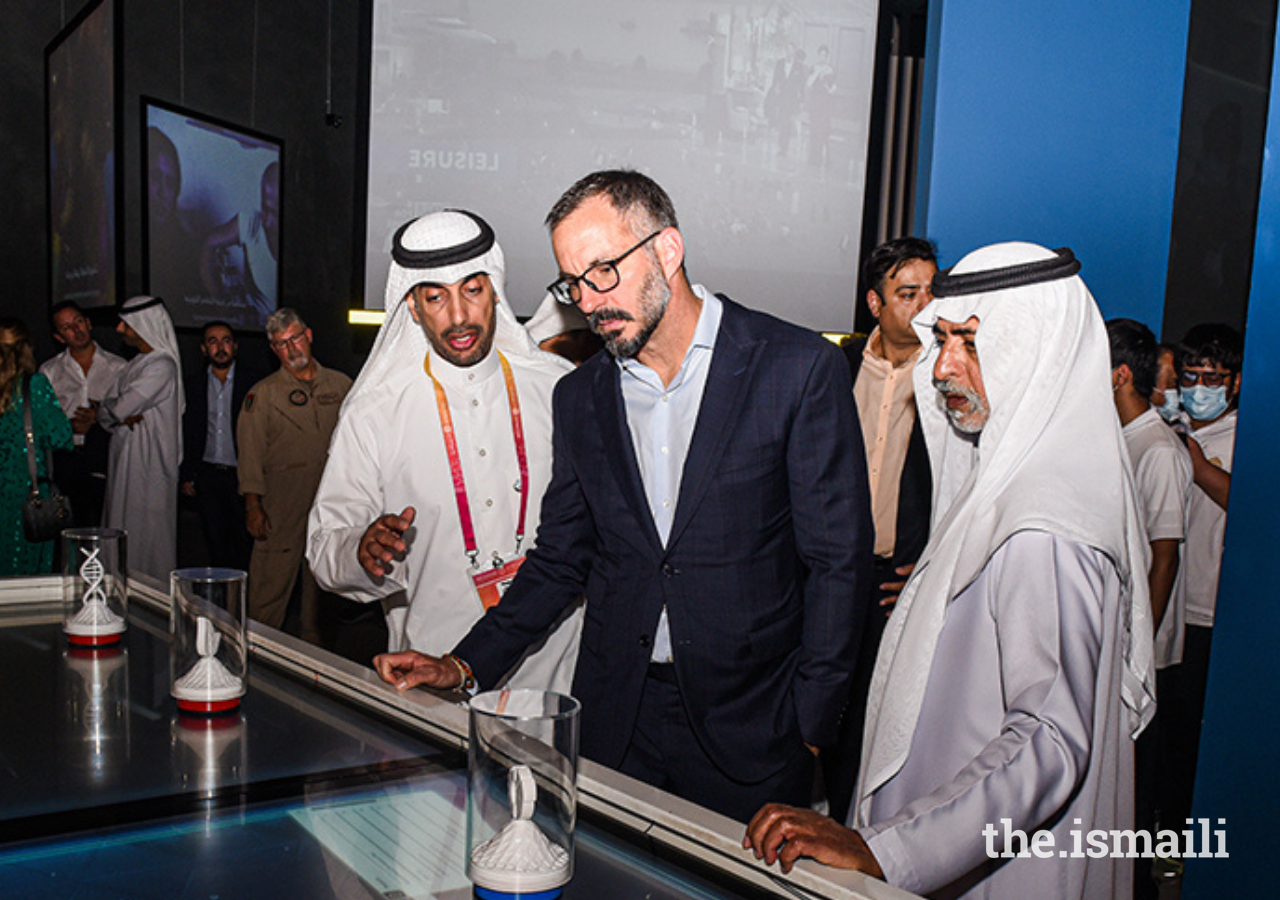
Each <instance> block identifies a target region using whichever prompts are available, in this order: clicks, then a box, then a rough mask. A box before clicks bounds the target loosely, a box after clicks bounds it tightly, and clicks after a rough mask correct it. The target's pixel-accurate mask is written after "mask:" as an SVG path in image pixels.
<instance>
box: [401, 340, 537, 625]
mask: <svg viewBox="0 0 1280 900" xmlns="http://www.w3.org/2000/svg"><path fill="white" fill-rule="evenodd" d="M498 361H499V362H501V363H502V375H503V377H504V378H505V380H506V383H507V402H508V403H509V404H510V406H511V431H512V434H513V435H514V437H515V442H516V459H517V461H518V462H519V465H520V518H519V520H518V521H517V522H516V553H517V554H520V555H518V556H516V557H514V558H513V559H510V560H508V561H507V562H503V561H502V560H501V559H500V558H499V557H498V555H497V554H496V553H495V554H494V558H493V566H491V567H490V568H488V569H481V568H479V564H478V562H477V560H478V558H479V547H478V546H477V544H476V535H475V526H474V525H473V524H472V521H471V505H470V504H469V503H468V502H467V486H466V483H465V481H464V480H463V477H462V461H461V459H460V458H459V456H458V441H457V437H456V436H455V434H454V430H453V416H452V415H450V413H449V401H448V398H447V397H446V396H445V393H444V388H443V387H441V386H440V382H439V381H436V379H435V376H434V375H431V359H430V357H428V358H427V360H426V363H425V365H424V368H425V369H426V371H427V374H428V375H431V381H432V383H433V384H434V385H435V391H436V405H437V407H438V408H439V411H440V425H441V428H442V429H443V431H444V443H445V450H446V451H447V452H448V454H449V471H450V473H451V474H452V475H453V493H454V498H455V499H456V500H457V503H458V519H459V521H460V523H461V525H462V541H463V544H464V546H465V549H466V553H467V558H468V559H469V560H471V581H472V583H473V584H474V585H475V587H476V594H477V595H478V596H479V597H480V602H481V603H482V604H483V605H484V608H485V609H489V608H491V607H494V606H497V605H498V602H499V601H500V600H501V599H502V595H503V594H505V593H506V592H507V588H508V587H510V586H511V582H512V581H513V580H514V579H515V577H516V572H517V571H519V569H520V566H521V564H522V563H524V555H523V554H521V553H520V544H521V542H523V540H524V522H525V513H526V512H527V511H528V508H529V460H528V457H527V456H526V454H525V443H524V426H523V424H522V422H521V418H520V398H519V396H518V395H517V394H516V382H515V376H514V375H512V373H511V364H510V363H508V362H507V358H506V357H505V356H503V355H502V354H501V353H499V354H498Z"/></svg>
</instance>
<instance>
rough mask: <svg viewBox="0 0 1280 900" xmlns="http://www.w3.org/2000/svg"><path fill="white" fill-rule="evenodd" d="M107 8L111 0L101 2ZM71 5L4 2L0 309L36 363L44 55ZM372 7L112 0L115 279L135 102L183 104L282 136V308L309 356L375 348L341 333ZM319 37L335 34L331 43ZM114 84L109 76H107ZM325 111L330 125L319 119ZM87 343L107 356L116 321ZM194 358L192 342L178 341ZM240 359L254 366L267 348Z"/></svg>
mask: <svg viewBox="0 0 1280 900" xmlns="http://www.w3.org/2000/svg"><path fill="white" fill-rule="evenodd" d="M108 2H110V0H108ZM86 5H87V4H86V3H83V2H79V0H0V22H3V23H4V27H3V28H0V78H2V79H3V83H4V85H5V90H4V91H2V92H0V122H3V123H4V124H3V126H0V127H2V128H3V140H0V184H3V185H4V190H5V196H6V200H7V202H6V203H5V204H4V208H5V214H4V215H3V216H0V266H2V269H0V271H3V272H4V278H5V288H4V292H3V298H2V299H0V309H3V310H4V312H5V313H6V314H10V315H18V316H21V317H22V318H24V319H25V320H26V321H27V322H28V323H29V324H30V325H31V326H32V329H33V331H34V333H35V338H36V342H37V346H36V350H37V355H38V357H40V358H44V357H45V356H48V355H50V354H52V353H53V352H54V350H55V349H57V348H56V347H55V344H54V342H53V340H52V337H51V335H50V329H49V323H48V321H47V320H48V315H47V310H48V279H49V274H48V273H49V257H48V239H47V236H46V231H47V227H48V226H47V222H46V210H45V207H46V183H47V176H46V162H45V144H46V141H45V114H44V109H45V105H44V94H45V91H44V78H45V76H44V49H45V47H46V45H47V44H48V43H49V42H50V41H51V40H53V38H54V37H56V36H57V35H58V33H59V32H60V31H61V30H62V28H63V26H64V24H65V23H66V22H69V21H71V20H72V19H73V18H74V17H75V15H76V14H77V13H78V12H79V11H80V10H81V9H82V8H84V6H86ZM370 9H371V0H332V2H329V0H123V2H122V4H121V14H120V17H119V20H120V21H121V22H122V24H123V29H124V31H123V39H124V54H123V56H124V60H123V73H122V74H123V95H124V99H123V109H122V110H121V116H120V123H121V127H122V136H123V154H124V156H123V159H124V175H125V177H124V184H123V188H122V190H121V191H120V193H119V195H118V197H119V199H120V200H121V202H123V204H124V208H125V219H124V235H123V238H124V240H123V244H124V256H125V259H124V283H123V285H122V294H121V296H124V297H128V296H131V295H132V294H135V293H139V292H140V291H141V290H142V289H143V272H142V218H141V198H142V191H143V176H142V162H141V156H140V152H141V151H140V147H141V139H142V136H141V126H140V124H139V120H140V116H141V100H140V99H139V98H140V97H141V96H143V95H146V96H150V97H155V98H157V99H159V100H165V101H168V102H170V103H176V104H179V105H181V106H185V107H187V108H189V109H191V110H193V111H195V112H200V113H204V114H206V115H209V116H213V117H215V118H219V119H225V120H226V121H228V122H231V123H233V124H238V125H244V126H247V127H250V128H253V129H256V130H258V131H262V132H265V133H267V134H270V135H272V136H274V137H278V138H280V139H282V140H283V141H284V148H285V149H284V155H285V158H284V176H285V182H284V184H283V195H284V196H283V200H284V208H283V215H282V221H283V234H282V238H283V240H282V256H283V259H282V260H281V271H282V273H283V279H282V288H283V294H282V299H281V305H285V306H292V307H294V308H295V309H297V310H298V311H299V312H300V313H301V314H302V316H303V318H304V319H306V320H307V322H308V324H309V325H311V327H312V330H313V332H314V333H315V352H316V356H317V357H318V358H319V359H320V360H321V362H323V363H324V364H326V365H333V366H336V367H338V368H341V369H344V370H346V371H348V372H350V373H352V374H354V373H355V371H356V370H358V368H359V365H360V361H361V359H362V357H363V354H364V353H365V352H367V346H368V344H369V343H370V342H371V340H372V334H371V332H369V331H367V330H362V329H352V328H351V327H350V326H348V325H347V323H346V311H347V309H348V308H349V307H350V306H352V305H360V304H353V303H352V302H351V297H352V291H353V285H354V284H355V278H356V275H357V274H359V273H357V272H355V271H353V267H354V266H355V265H357V262H356V261H357V259H358V258H359V257H358V254H357V253H356V252H355V247H356V240H357V238H358V237H359V235H357V233H356V232H357V229H359V228H362V227H363V226H362V224H361V223H362V221H363V215H364V213H363V198H362V197H360V196H358V195H359V194H360V193H361V192H362V188H361V185H362V184H363V174H362V173H363V169H364V165H363V160H362V158H361V153H362V147H361V138H360V135H359V129H358V127H357V126H358V120H359V115H358V113H359V109H358V107H359V104H360V103H361V102H363V101H362V99H361V98H362V97H363V95H364V91H363V88H362V86H361V78H362V75H361V73H362V72H363V70H364V68H365V66H364V65H362V63H361V59H362V56H361V54H362V50H361V47H362V46H363V45H364V43H365V41H363V40H362V37H361V36H362V34H367V28H368V24H367V23H368V21H369V15H370ZM330 34H331V39H330ZM117 74H118V75H119V74H121V73H117ZM330 112H332V113H333V114H334V115H336V116H337V117H340V119H341V125H340V126H339V127H336V128H335V127H332V126H331V125H329V124H327V121H326V115H327V114H328V113H330ZM93 319H94V323H95V326H96V327H95V336H96V337H98V338H99V340H100V342H101V343H103V344H104V346H107V347H109V348H112V349H114V348H115V347H116V346H117V341H116V338H115V335H114V334H113V333H112V331H111V328H113V327H114V324H115V320H114V317H113V316H112V315H111V314H110V313H108V312H107V311H105V310H103V311H100V312H95V313H94V314H93ZM180 338H181V341H182V351H183V357H184V363H185V364H186V365H187V366H193V365H195V364H197V362H198V360H199V351H198V349H197V341H198V335H196V334H194V333H191V334H187V333H184V334H181V335H180ZM241 352H242V353H249V354H255V355H257V356H258V357H259V358H260V361H262V362H263V363H265V362H266V361H267V357H268V355H269V354H268V351H267V348H266V343H265V340H264V339H263V338H262V337H260V336H258V337H245V338H243V339H242V341H241Z"/></svg>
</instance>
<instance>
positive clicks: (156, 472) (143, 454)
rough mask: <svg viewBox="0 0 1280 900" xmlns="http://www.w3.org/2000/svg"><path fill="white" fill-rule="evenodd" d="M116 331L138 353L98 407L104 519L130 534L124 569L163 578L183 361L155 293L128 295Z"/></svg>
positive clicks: (174, 492)
mask: <svg viewBox="0 0 1280 900" xmlns="http://www.w3.org/2000/svg"><path fill="white" fill-rule="evenodd" d="M116 331H118V332H120V335H121V336H122V337H123V338H124V342H125V343H126V344H128V345H129V346H131V347H133V348H135V349H136V350H137V351H138V355H137V356H135V357H134V358H133V359H131V360H129V364H128V365H127V366H125V369H124V371H123V372H121V373H120V378H119V380H118V381H117V382H116V383H115V386H114V387H112V388H111V389H110V390H108V391H107V393H106V396H104V397H103V398H102V403H101V404H100V405H99V407H98V424H99V425H101V426H102V427H103V428H106V429H107V430H108V431H110V432H111V458H110V463H109V464H108V469H107V495H106V499H105V500H104V501H103V507H104V508H103V512H102V524H104V525H107V526H109V527H112V528H123V529H124V530H125V531H127V532H128V533H129V571H130V573H139V572H140V573H142V574H144V575H149V576H151V577H152V578H154V579H156V580H157V581H159V582H160V583H161V584H162V585H167V584H168V583H169V573H170V572H171V571H173V569H174V567H175V565H176V564H177V555H178V464H179V463H180V462H181V461H182V411H183V409H184V408H185V398H184V397H183V393H182V364H181V362H180V359H181V358H180V357H179V356H178V339H177V336H176V335H175V334H174V333H173V321H172V320H171V319H170V318H169V313H168V312H166V311H165V308H164V301H163V300H161V299H160V298H159V297H145V296H140V297H130V298H129V299H128V300H126V301H125V302H124V305H123V306H121V307H120V324H119V325H117V326H116Z"/></svg>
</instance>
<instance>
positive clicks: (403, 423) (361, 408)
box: [307, 210, 581, 692]
mask: <svg viewBox="0 0 1280 900" xmlns="http://www.w3.org/2000/svg"><path fill="white" fill-rule="evenodd" d="M391 255H392V263H391V273H390V275H389V277H388V279H387V293H386V308H387V320H386V322H385V324H384V325H383V326H382V330H381V332H380V333H379V334H378V339H377V341H376V343H375V344H374V347H373V351H372V352H371V354H370V356H369V360H368V362H367V363H366V364H365V366H364V369H363V370H362V371H361V372H360V377H359V378H357V379H356V383H355V385H354V387H352V389H351V393H350V394H349V395H348V396H347V399H346V402H345V403H344V404H343V408H342V415H341V418H340V419H339V422H338V427H337V430H336V431H335V432H334V436H333V442H332V444H331V445H330V448H329V461H328V464H327V465H326V467H325V472H324V477H323V478H322V479H321V482H320V490H319V492H318V493H317V495H316V500H315V505H314V506H313V507H312V510H311V517H310V521H309V524H308V548H307V559H308V560H309V561H310V563H311V567H312V569H313V570H314V571H315V575H316V579H317V580H318V581H319V582H320V583H321V584H322V585H323V586H324V587H326V588H328V589H330V590H333V591H337V592H338V593H340V594H342V595H343V596H345V597H348V598H351V599H353V600H359V601H362V602H374V601H380V602H381V603H382V604H383V607H384V609H385V610H386V614H387V624H388V627H389V630H390V640H389V643H390V646H389V650H390V651H392V653H391V654H390V656H383V657H379V661H380V663H381V662H382V661H387V660H390V662H386V663H385V665H388V666H394V665H399V664H405V665H411V664H412V660H413V658H414V657H415V651H422V652H425V653H430V654H433V655H440V654H443V653H445V652H447V651H448V650H449V649H450V648H451V647H452V646H453V645H454V644H455V643H457V641H458V640H459V639H460V638H461V637H462V636H463V635H464V634H466V633H467V631H468V629H470V627H471V625H472V624H473V623H474V622H475V621H476V620H477V619H479V618H480V617H481V616H482V615H483V614H484V611H485V609H487V608H488V607H489V606H492V605H493V604H495V603H497V602H498V601H499V600H500V598H501V594H502V591H503V590H504V589H505V586H506V583H508V582H509V581H510V580H511V579H512V578H513V577H514V576H515V571H516V569H517V568H518V567H519V565H520V563H521V562H523V560H524V554H525V553H526V552H527V551H528V550H529V548H530V546H532V544H533V537H534V533H535V531H536V529H537V525H538V516H539V511H540V508H541V505H542V495H543V492H544V491H545V490H546V487H547V483H548V482H549V481H550V479H551V456H552V450H551V393H552V390H553V389H554V387H555V384H556V382H557V381H558V380H559V379H560V377H561V376H562V375H564V374H565V373H566V372H567V371H569V370H570V369H571V368H572V367H571V366H570V365H569V364H568V363H567V362H565V361H564V360H561V359H559V358H558V357H555V356H552V355H550V354H548V353H543V352H542V351H540V350H538V349H537V347H535V346H534V344H533V341H532V340H531V339H530V337H529V335H528V334H527V333H526V332H525V330H524V329H523V328H522V327H520V325H519V324H518V323H517V322H516V320H515V317H514V316H513V315H512V314H511V312H510V310H509V309H508V307H507V304H506V299H505V297H504V292H505V285H504V280H503V279H504V263H503V255H502V248H501V247H500V246H499V245H498V243H497V242H496V240H495V238H494V234H493V230H492V229H491V228H490V227H489V225H488V224H487V223H486V222H485V221H484V220H483V219H481V218H480V217H479V216H476V215H474V214H472V213H469V212H464V211H461V210H448V211H445V212H439V213H433V214H431V215H427V216H423V217H422V218H420V219H417V220H414V221H411V222H409V223H407V224H405V225H404V226H403V227H402V228H401V229H400V230H399V231H398V232H397V233H396V235H395V238H394V241H393V244H392V249H391ZM580 628H581V608H580V607H579V608H578V609H577V610H576V611H574V612H573V613H572V614H570V615H569V616H567V617H566V619H565V621H564V622H563V623H562V625H561V626H560V627H559V628H557V629H556V630H555V631H553V632H551V633H550V634H549V635H548V637H547V638H546V640H545V641H544V642H543V643H542V644H541V645H540V646H539V647H537V648H535V649H534V650H533V651H531V652H530V653H529V654H528V655H526V657H525V658H524V660H523V661H522V662H521V663H520V664H519V665H518V666H517V667H516V668H515V669H513V670H512V673H511V675H510V677H509V679H508V682H507V684H508V685H509V686H512V687H536V688H542V689H548V688H549V689H551V690H558V691H566V692H567V691H568V688H569V685H570V683H571V682H572V678H573V666H574V663H575V661H576V658H577V646H578V634H579V631H580ZM398 651H399V652H398ZM381 668H382V666H381V665H380V670H381Z"/></svg>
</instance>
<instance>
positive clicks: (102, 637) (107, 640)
mask: <svg viewBox="0 0 1280 900" xmlns="http://www.w3.org/2000/svg"><path fill="white" fill-rule="evenodd" d="M122 637H124V632H123V631H117V632H116V633H115V634H68V635H67V643H69V644H74V645H75V646H77V647H109V646H111V645H112V644H118V643H120V639H121V638H122Z"/></svg>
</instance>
